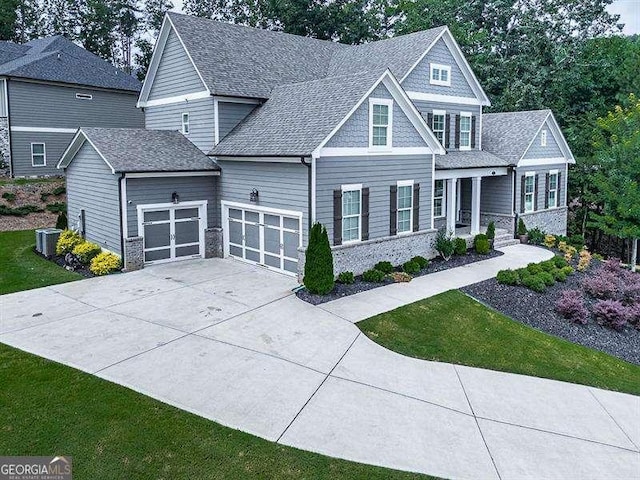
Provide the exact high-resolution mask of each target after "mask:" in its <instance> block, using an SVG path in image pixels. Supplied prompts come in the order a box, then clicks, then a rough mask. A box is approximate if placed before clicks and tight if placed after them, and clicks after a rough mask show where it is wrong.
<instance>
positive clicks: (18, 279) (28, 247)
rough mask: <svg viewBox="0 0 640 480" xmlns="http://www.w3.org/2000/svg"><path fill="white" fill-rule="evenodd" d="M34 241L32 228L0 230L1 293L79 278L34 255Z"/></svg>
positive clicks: (75, 274)
mask: <svg viewBox="0 0 640 480" xmlns="http://www.w3.org/2000/svg"><path fill="white" fill-rule="evenodd" d="M35 243H36V239H35V233H34V231H33V230H20V231H16V232H0V266H1V268H0V295H2V294H5V293H11V292H19V291H21V290H29V289H31V288H38V287H46V286H47V285H55V284H56V283H64V282H71V281H72V280H79V279H81V278H82V276H81V275H80V274H78V273H75V272H69V271H67V270H65V269H64V268H62V267H59V266H58V265H56V264H55V263H53V262H50V261H48V260H45V259H44V258H42V257H40V256H38V255H36V254H35V253H34V251H33V247H34V246H35Z"/></svg>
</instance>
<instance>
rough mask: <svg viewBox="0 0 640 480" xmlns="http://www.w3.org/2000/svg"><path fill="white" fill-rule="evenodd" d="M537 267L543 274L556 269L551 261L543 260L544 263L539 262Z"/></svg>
mask: <svg viewBox="0 0 640 480" xmlns="http://www.w3.org/2000/svg"><path fill="white" fill-rule="evenodd" d="M538 265H540V268H541V269H542V270H543V271H544V272H553V271H554V270H555V269H556V264H555V263H554V262H553V259H551V260H545V261H544V262H540V263H539V264H538Z"/></svg>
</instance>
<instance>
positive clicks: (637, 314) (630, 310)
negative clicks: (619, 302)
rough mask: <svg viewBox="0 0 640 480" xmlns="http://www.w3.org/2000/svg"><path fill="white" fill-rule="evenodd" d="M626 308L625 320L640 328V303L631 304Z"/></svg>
mask: <svg viewBox="0 0 640 480" xmlns="http://www.w3.org/2000/svg"><path fill="white" fill-rule="evenodd" d="M626 308H627V322H629V323H630V324H631V325H633V326H634V327H635V328H637V329H638V330H640V303H636V304H635V305H631V306H629V307H626Z"/></svg>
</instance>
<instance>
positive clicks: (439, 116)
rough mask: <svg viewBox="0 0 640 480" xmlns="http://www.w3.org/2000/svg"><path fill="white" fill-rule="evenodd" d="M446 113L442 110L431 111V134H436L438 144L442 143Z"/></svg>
mask: <svg viewBox="0 0 640 480" xmlns="http://www.w3.org/2000/svg"><path fill="white" fill-rule="evenodd" d="M446 118H447V113H446V112H444V111H442V110H434V111H433V125H431V127H432V130H433V134H434V135H435V136H436V138H437V139H438V141H439V142H440V145H444V136H445V130H446V128H447V127H446Z"/></svg>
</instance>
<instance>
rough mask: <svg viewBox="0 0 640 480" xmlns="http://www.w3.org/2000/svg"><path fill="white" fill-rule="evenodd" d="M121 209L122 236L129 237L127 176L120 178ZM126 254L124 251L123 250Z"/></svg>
mask: <svg viewBox="0 0 640 480" xmlns="http://www.w3.org/2000/svg"><path fill="white" fill-rule="evenodd" d="M120 209H121V210H122V218H121V221H122V237H123V238H129V224H128V214H127V177H125V176H122V177H121V178H120ZM122 254H123V255H124V252H122Z"/></svg>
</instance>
